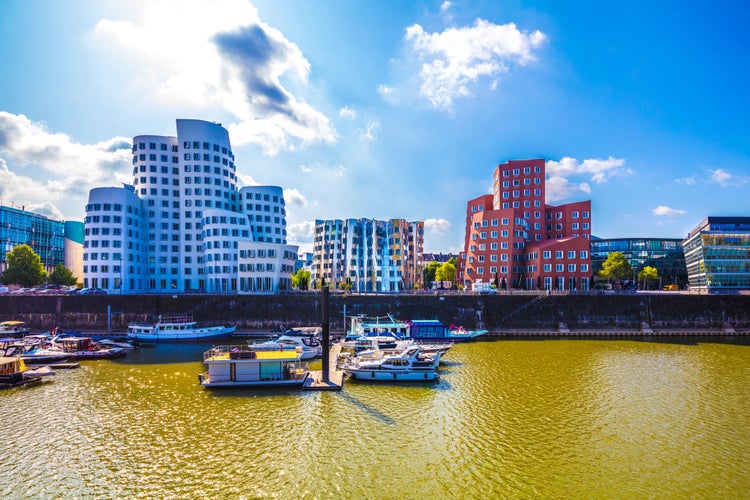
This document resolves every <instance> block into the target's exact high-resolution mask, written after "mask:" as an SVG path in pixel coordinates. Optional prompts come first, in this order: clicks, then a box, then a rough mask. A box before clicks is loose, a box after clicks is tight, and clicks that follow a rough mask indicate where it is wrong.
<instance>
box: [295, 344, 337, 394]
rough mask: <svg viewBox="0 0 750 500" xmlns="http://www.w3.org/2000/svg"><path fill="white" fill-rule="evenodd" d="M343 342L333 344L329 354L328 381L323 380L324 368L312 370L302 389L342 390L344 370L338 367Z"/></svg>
mask: <svg viewBox="0 0 750 500" xmlns="http://www.w3.org/2000/svg"><path fill="white" fill-rule="evenodd" d="M340 353H341V344H338V343H337V344H333V346H332V347H331V351H330V356H329V358H328V359H329V364H328V366H329V370H328V375H329V376H328V378H329V379H330V380H329V381H328V382H325V381H324V380H323V371H322V370H311V371H310V373H309V375H308V376H307V379H306V380H305V385H303V386H302V390H305V391H340V390H341V388H342V387H344V372H343V371H341V370H339V369H338V367H337V363H338V359H339V354H340Z"/></svg>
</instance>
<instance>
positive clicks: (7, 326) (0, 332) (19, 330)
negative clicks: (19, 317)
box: [0, 321, 29, 337]
mask: <svg viewBox="0 0 750 500" xmlns="http://www.w3.org/2000/svg"><path fill="white" fill-rule="evenodd" d="M28 334H29V327H28V326H26V323H24V322H23V321H3V322H2V323H0V337H6V336H8V337H23V336H25V335H28Z"/></svg>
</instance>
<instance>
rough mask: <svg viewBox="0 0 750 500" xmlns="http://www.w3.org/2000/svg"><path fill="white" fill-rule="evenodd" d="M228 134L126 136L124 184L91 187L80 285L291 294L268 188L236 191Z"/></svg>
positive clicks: (180, 124) (281, 208)
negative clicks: (128, 162)
mask: <svg viewBox="0 0 750 500" xmlns="http://www.w3.org/2000/svg"><path fill="white" fill-rule="evenodd" d="M237 181H238V178H237V174H236V166H235V163H234V154H233V153H232V149H231V145H230V142H229V134H228V133H227V131H226V129H224V128H223V127H222V126H221V125H219V124H216V123H211V122H206V121H202V120H177V136H176V137H164V136H154V135H140V136H136V137H134V138H133V184H132V185H125V186H124V187H121V188H117V187H103V188H96V189H92V190H91V191H90V193H89V201H88V204H87V205H86V219H85V241H84V254H83V259H84V266H83V268H84V269H83V272H84V276H85V278H84V286H87V287H97V288H104V289H106V290H108V291H109V292H110V293H113V292H120V293H143V292H154V293H177V292H198V291H200V292H211V293H273V292H277V291H279V290H288V289H291V273H292V272H293V270H294V263H295V261H296V259H297V247H296V246H292V245H287V243H286V208H285V203H284V196H283V191H282V189H281V188H280V187H278V186H248V187H243V188H242V189H238V188H237Z"/></svg>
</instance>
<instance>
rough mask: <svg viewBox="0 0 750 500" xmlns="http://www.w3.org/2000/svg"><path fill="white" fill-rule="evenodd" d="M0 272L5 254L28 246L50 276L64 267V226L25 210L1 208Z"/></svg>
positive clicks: (60, 222)
mask: <svg viewBox="0 0 750 500" xmlns="http://www.w3.org/2000/svg"><path fill="white" fill-rule="evenodd" d="M0 243H2V245H1V246H0V250H2V251H0V272H1V271H4V270H5V266H6V262H5V254H6V253H7V252H10V251H11V250H13V248H15V247H17V246H19V245H29V246H30V247H31V249H32V250H33V251H34V253H36V254H37V255H38V256H39V258H40V259H41V260H42V265H43V266H44V269H45V270H46V271H47V272H52V270H53V269H54V268H55V266H57V265H58V264H64V263H65V223H64V222H62V221H57V220H53V219H49V218H47V217H45V216H44V215H40V214H36V213H32V212H28V211H26V210H25V209H24V208H21V209H18V208H14V207H6V206H0Z"/></svg>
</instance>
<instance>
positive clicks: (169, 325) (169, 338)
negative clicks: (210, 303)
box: [127, 315, 237, 342]
mask: <svg viewBox="0 0 750 500" xmlns="http://www.w3.org/2000/svg"><path fill="white" fill-rule="evenodd" d="M235 328H237V327H236V326H198V322H197V321H193V318H192V317H191V316H188V315H183V316H164V317H162V316H159V317H158V318H157V320H156V322H154V323H148V324H144V323H133V324H131V325H129V326H128V333H127V337H128V339H130V340H137V341H141V342H182V341H193V342H194V341H201V340H217V339H226V338H229V337H231V336H232V333H234V330H235Z"/></svg>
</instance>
